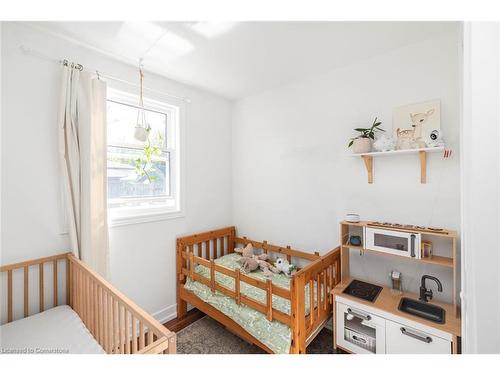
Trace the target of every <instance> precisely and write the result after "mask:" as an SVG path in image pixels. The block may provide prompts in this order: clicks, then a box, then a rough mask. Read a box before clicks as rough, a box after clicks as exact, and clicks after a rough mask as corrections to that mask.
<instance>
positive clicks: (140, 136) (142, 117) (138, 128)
mask: <svg viewBox="0 0 500 375" xmlns="http://www.w3.org/2000/svg"><path fill="white" fill-rule="evenodd" d="M139 79H140V93H139V109H138V110H137V122H136V125H135V134H134V137H135V139H137V140H138V141H141V142H145V141H146V140H147V139H148V135H149V131H150V130H151V127H150V126H149V124H148V123H147V121H146V111H145V109H144V71H143V70H142V59H140V60H139Z"/></svg>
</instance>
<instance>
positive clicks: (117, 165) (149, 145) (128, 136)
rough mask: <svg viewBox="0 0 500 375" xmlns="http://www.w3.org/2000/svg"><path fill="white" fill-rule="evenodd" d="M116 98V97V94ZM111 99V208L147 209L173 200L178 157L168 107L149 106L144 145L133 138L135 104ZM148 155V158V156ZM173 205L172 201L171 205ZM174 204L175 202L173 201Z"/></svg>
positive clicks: (109, 187)
mask: <svg viewBox="0 0 500 375" xmlns="http://www.w3.org/2000/svg"><path fill="white" fill-rule="evenodd" d="M115 96H116V95H115ZM115 96H113V95H112V96H111V98H108V102H107V127H108V130H107V133H108V141H107V142H108V165H107V172H108V205H109V207H110V208H115V207H148V206H152V205H156V206H158V205H165V204H166V203H168V201H169V200H170V201H172V200H174V195H175V194H174V190H175V189H173V187H172V180H173V176H172V172H173V171H172V169H175V168H172V165H171V164H172V163H171V161H172V158H173V157H175V147H172V145H174V144H175V142H174V140H173V139H170V138H173V137H174V136H175V132H174V131H173V129H169V127H170V126H173V124H172V121H171V120H172V119H171V118H169V116H171V113H170V112H169V109H168V108H167V107H166V109H165V110H164V111H162V110H161V106H158V105H156V106H153V107H154V108H150V107H148V106H146V119H147V123H148V125H149V126H150V128H151V130H150V131H149V137H148V139H147V140H146V141H145V142H141V141H139V140H137V139H136V138H135V137H134V132H135V127H136V124H137V113H138V107H137V106H136V105H134V104H132V103H133V102H134V101H133V100H132V99H130V98H129V100H120V99H116V100H115ZM148 153H149V157H148V156H147V155H148ZM170 203H172V202H170ZM173 204H174V205H175V202H173Z"/></svg>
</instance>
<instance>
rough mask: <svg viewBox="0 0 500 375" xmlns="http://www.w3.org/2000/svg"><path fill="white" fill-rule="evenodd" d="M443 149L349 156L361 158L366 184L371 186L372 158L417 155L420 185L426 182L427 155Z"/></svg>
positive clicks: (433, 148)
mask: <svg viewBox="0 0 500 375" xmlns="http://www.w3.org/2000/svg"><path fill="white" fill-rule="evenodd" d="M443 150H444V147H427V148H416V149H410V150H394V151H384V152H367V153H363V154H352V155H351V156H356V157H358V156H359V157H361V158H362V159H363V161H364V163H365V167H366V172H367V173H368V183H369V184H373V158H374V157H378V156H390V155H402V154H417V153H418V154H419V159H420V183H422V184H425V183H426V182H427V153H428V152H441V151H443Z"/></svg>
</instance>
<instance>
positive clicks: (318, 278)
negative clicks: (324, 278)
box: [316, 272, 321, 319]
mask: <svg viewBox="0 0 500 375" xmlns="http://www.w3.org/2000/svg"><path fill="white" fill-rule="evenodd" d="M316 305H317V306H318V311H317V316H318V319H319V315H320V310H321V275H320V273H319V272H318V274H317V275H316Z"/></svg>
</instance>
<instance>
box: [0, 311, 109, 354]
mask: <svg viewBox="0 0 500 375" xmlns="http://www.w3.org/2000/svg"><path fill="white" fill-rule="evenodd" d="M0 353H49V354H57V353H72V354H102V353H105V352H104V350H103V349H102V347H101V346H100V345H99V344H98V342H97V341H96V340H95V339H94V337H93V336H92V335H91V334H90V332H89V330H88V329H87V327H85V325H84V324H83V321H82V320H81V319H80V317H79V316H78V314H77V313H76V312H74V311H73V309H72V308H71V307H69V306H67V305H64V306H57V307H54V308H53V309H50V310H47V311H44V312H42V313H39V314H35V315H32V316H29V317H27V318H24V319H19V320H16V321H13V322H10V323H7V324H4V325H2V326H0Z"/></svg>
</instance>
